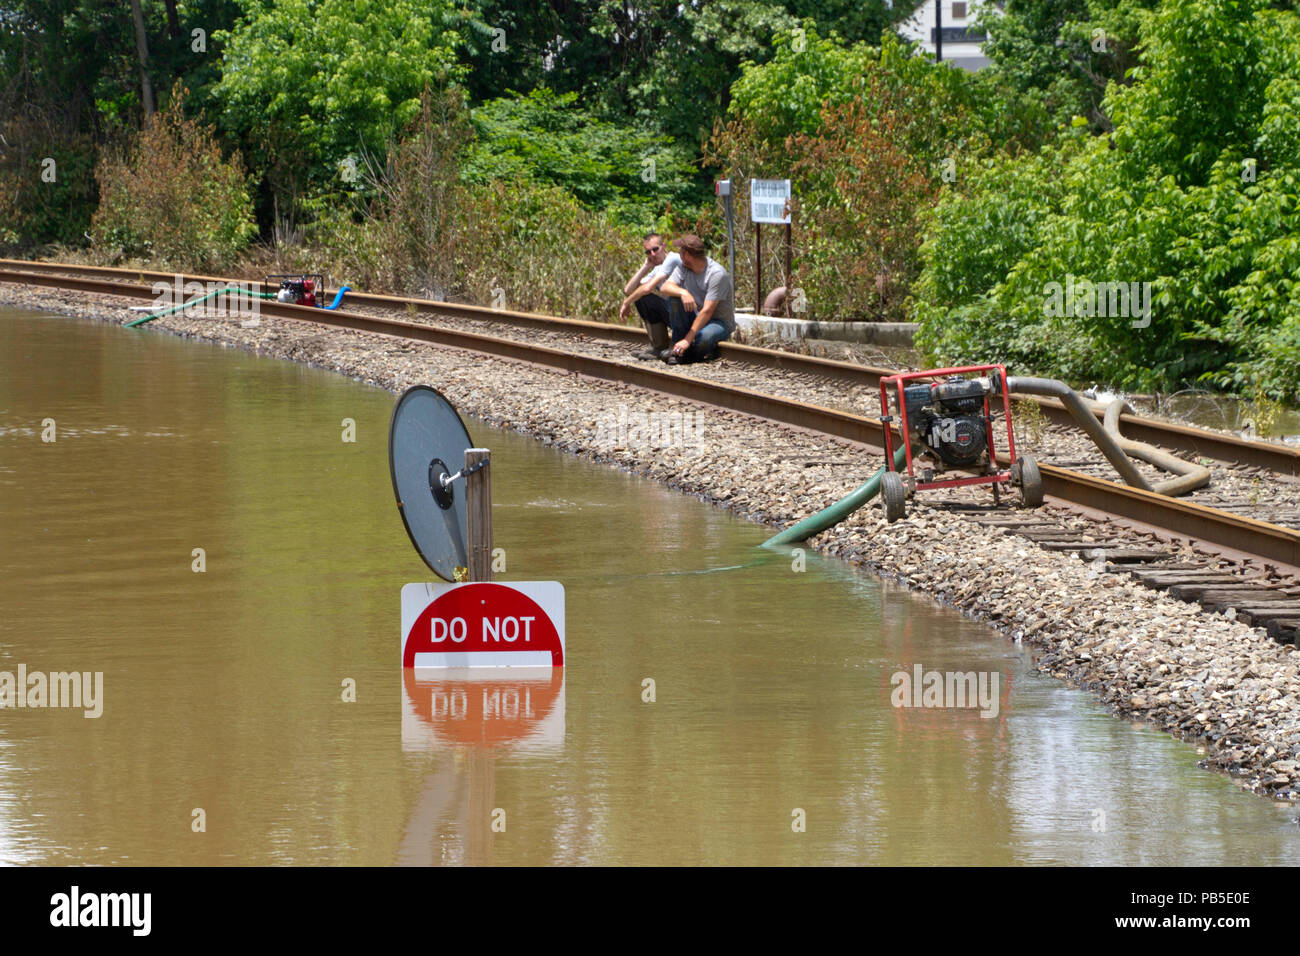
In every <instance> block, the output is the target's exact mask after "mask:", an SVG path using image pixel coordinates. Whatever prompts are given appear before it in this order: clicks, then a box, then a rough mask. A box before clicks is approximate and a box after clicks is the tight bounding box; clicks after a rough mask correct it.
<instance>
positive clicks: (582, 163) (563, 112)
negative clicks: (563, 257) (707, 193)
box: [464, 88, 704, 222]
mask: <svg viewBox="0 0 1300 956" xmlns="http://www.w3.org/2000/svg"><path fill="white" fill-rule="evenodd" d="M576 99H577V95H576V94H574V93H566V94H563V95H556V94H555V93H554V92H552V91H551V90H548V89H545V88H541V89H537V90H533V92H531V93H529V94H528V95H526V96H521V95H515V96H511V97H502V98H500V99H495V100H491V101H489V102H487V103H484V104H483V105H482V106H480V107H478V108H477V109H475V110H474V114H473V115H474V126H475V128H476V129H477V131H478V140H477V142H476V144H475V145H474V147H473V148H472V149H471V151H470V154H469V156H468V157H467V161H466V164H465V169H464V178H465V179H466V180H467V181H469V182H475V183H485V182H488V181H491V180H494V179H497V180H503V181H523V180H528V181H531V182H534V183H536V184H538V185H548V184H549V185H555V186H560V187H562V188H564V189H566V190H567V191H568V192H570V193H571V194H572V195H573V196H574V197H575V198H576V199H577V200H578V201H579V202H581V203H583V204H584V205H587V206H589V207H591V208H593V209H607V210H608V211H609V212H610V214H611V215H613V216H614V217H616V218H627V219H632V220H636V221H638V222H648V221H650V220H652V219H654V218H655V217H656V216H658V215H659V213H661V212H662V211H663V209H664V207H665V206H666V205H669V204H672V205H673V206H675V207H677V208H683V207H686V208H689V207H693V206H698V205H699V203H700V202H701V201H702V200H703V198H704V197H703V195H702V194H701V190H700V188H699V187H698V185H696V183H695V181H694V170H693V169H692V168H691V166H690V163H689V160H688V158H687V156H686V154H685V151H684V150H683V149H682V148H681V147H678V146H676V145H674V144H673V142H672V141H671V140H670V139H669V138H668V137H667V136H664V135H662V134H656V133H652V132H648V131H644V130H640V129H636V128H634V127H631V126H630V125H628V124H626V123H623V124H616V123H611V122H608V121H605V120H601V119H599V118H597V117H595V116H593V115H592V114H591V113H589V112H587V111H586V110H583V109H581V108H580V107H578V106H577V105H576Z"/></svg>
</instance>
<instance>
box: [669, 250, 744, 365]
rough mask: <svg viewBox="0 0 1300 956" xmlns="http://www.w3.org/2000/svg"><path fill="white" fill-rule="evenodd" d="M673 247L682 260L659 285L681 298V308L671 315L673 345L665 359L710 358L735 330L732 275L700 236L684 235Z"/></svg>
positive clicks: (684, 360) (694, 359) (675, 362)
mask: <svg viewBox="0 0 1300 956" xmlns="http://www.w3.org/2000/svg"><path fill="white" fill-rule="evenodd" d="M673 248H675V249H676V250H677V252H678V254H679V255H680V256H681V257H682V263H681V265H679V266H678V267H677V268H676V269H675V270H674V271H673V274H672V275H670V276H669V277H668V278H667V279H665V280H664V282H663V285H661V286H660V288H661V289H662V290H663V291H664V294H666V295H669V296H673V297H675V298H678V299H680V300H681V303H682V311H681V312H677V311H676V310H673V311H672V313H671V314H670V315H669V326H670V328H671V331H672V339H673V345H672V348H670V349H669V350H668V354H667V355H666V356H665V357H664V361H665V362H667V363H668V364H669V365H677V364H680V363H685V362H700V361H708V360H709V359H712V358H716V357H717V354H718V343H719V342H722V341H724V340H726V339H729V338H731V333H732V332H734V331H735V330H736V308H735V295H734V294H733V292H732V287H731V276H730V275H728V274H727V270H726V269H724V268H722V266H721V264H719V263H718V262H716V261H715V260H713V259H710V258H709V257H708V256H706V255H705V254H704V243H703V242H702V241H701V240H700V237H699V236H689V235H688V236H682V237H681V238H680V239H678V240H677V241H675V242H674V243H673Z"/></svg>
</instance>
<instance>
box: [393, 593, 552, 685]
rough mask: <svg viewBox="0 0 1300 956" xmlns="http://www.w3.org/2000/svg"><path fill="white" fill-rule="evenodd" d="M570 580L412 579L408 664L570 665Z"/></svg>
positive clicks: (405, 601) (405, 644)
mask: <svg viewBox="0 0 1300 956" xmlns="http://www.w3.org/2000/svg"><path fill="white" fill-rule="evenodd" d="M563 666H564V585H562V584H560V583H559V582H558V581H516V582H511V583H510V584H496V583H492V582H473V583H470V584H408V585H406V586H405V587H403V588H402V667H403V668H407V667H413V668H427V667H440V668H445V667H563Z"/></svg>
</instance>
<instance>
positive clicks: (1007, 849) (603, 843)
mask: <svg viewBox="0 0 1300 956" xmlns="http://www.w3.org/2000/svg"><path fill="white" fill-rule="evenodd" d="M431 384H434V385H436V384H437V382H432V383H431ZM393 401H394V398H393V396H392V395H390V394H388V393H385V392H383V391H379V390H377V389H373V388H368V387H365V386H363V385H360V384H358V383H355V382H350V381H347V380H344V379H342V378H341V377H339V376H335V375H332V374H328V373H325V372H320V371H316V370H313V369H308V368H304V367H300V366H296V365H292V364H289V363H285V362H276V361H271V360H267V359H260V358H256V357H251V356H248V355H245V354H243V353H239V352H234V351H229V350H223V349H220V348H216V347H211V346H202V345H196V344H193V343H188V342H183V341H180V340H178V339H175V338H172V337H170V336H167V335H164V334H161V333H156V332H148V331H145V332H131V331H126V330H123V329H120V328H117V327H111V326H103V325H97V324H93V323H88V322H82V321H78V320H74V319H67V318H56V317H48V316H46V317H42V316H37V315H34V314H30V313H18V312H12V311H10V312H0V695H2V694H3V689H4V683H3V682H4V672H10V673H15V674H16V673H17V672H18V669H19V667H20V666H21V667H22V668H24V669H25V671H26V672H27V673H28V674H29V675H30V674H31V673H33V672H70V671H78V672H84V673H89V674H92V675H93V674H94V673H96V672H99V673H102V675H103V676H102V693H101V695H100V697H99V698H98V700H97V701H96V703H95V706H96V707H98V708H99V709H100V710H101V711H102V712H101V715H100V716H98V717H93V716H92V717H87V716H84V713H85V711H86V710H87V709H88V708H86V707H83V708H82V709H74V708H59V709H55V708H51V707H48V706H47V707H24V708H13V707H8V708H4V709H0V862H5V863H21V862H37V863H56V864H62V863H89V864H114V863H138V864H170V863H178V864H233V863H247V864H268V863H298V864H323V863H335V864H381V865H382V864H427V863H435V864H437V863H493V864H547V863H622V864H642V863H738V864H790V863H862V864H877V863H904V864H912V863H918V864H938V863H948V864H1012V863H1087V864H1103V863H1111V864H1116V863H1134V864H1157V863H1164V864H1192V863H1200V864H1220V863H1232V864H1247V863H1249V864H1275V863H1298V862H1300V827H1297V826H1296V823H1295V822H1294V821H1295V818H1296V810H1295V809H1294V808H1285V807H1280V806H1276V805H1274V804H1271V803H1269V802H1267V801H1265V800H1263V799H1262V798H1259V797H1256V796H1253V795H1251V794H1247V793H1244V792H1241V791H1239V790H1238V789H1237V788H1236V787H1234V786H1233V785H1232V784H1231V783H1230V782H1229V781H1228V780H1226V779H1225V778H1223V777H1221V776H1218V775H1215V774H1212V773H1209V772H1206V771H1203V770H1199V769H1197V768H1196V766H1195V764H1196V761H1197V759H1198V754H1197V752H1196V750H1195V749H1194V748H1193V747H1190V746H1188V745H1186V744H1183V743H1180V742H1178V741H1175V740H1173V739H1171V738H1169V737H1167V736H1166V735H1164V734H1162V733H1159V732H1157V731H1155V730H1152V729H1149V728H1144V727H1141V726H1136V725H1132V724H1129V723H1127V722H1123V721H1120V720H1117V719H1115V718H1113V717H1111V716H1109V715H1107V714H1106V713H1105V712H1104V711H1103V710H1102V708H1100V707H1099V706H1097V705H1096V704H1094V703H1093V702H1092V700H1091V698H1090V697H1089V696H1088V695H1086V694H1085V693H1082V692H1079V691H1071V690H1068V689H1066V688H1065V687H1063V686H1062V685H1060V684H1059V683H1057V682H1055V681H1052V680H1050V679H1046V678H1043V677H1041V676H1039V675H1038V674H1036V673H1035V671H1034V670H1033V667H1032V662H1031V661H1030V659H1029V656H1028V654H1027V652H1024V651H1021V650H1020V649H1018V648H1016V647H1015V646H1013V645H1012V644H1010V643H1009V642H1008V641H1007V640H1006V639H1005V638H1003V637H1001V636H999V635H997V634H994V633H992V632H989V631H987V630H985V629H984V628H982V627H979V626H977V625H975V624H973V623H970V622H967V621H964V620H963V619H962V618H960V617H959V616H957V615H956V614H954V613H951V612H949V611H947V610H945V609H942V608H938V607H935V606H934V605H933V604H932V603H931V602H929V601H928V600H927V599H925V598H921V597H915V596H912V595H909V594H907V593H904V592H900V591H897V590H894V589H891V588H888V587H884V586H882V585H881V584H880V583H878V582H876V581H875V580H874V579H872V578H869V577H867V576H865V575H861V574H858V573H855V572H852V571H851V570H849V569H848V568H846V567H845V566H844V565H842V564H840V563H838V562H835V561H822V560H819V559H817V558H816V557H815V556H809V557H808V559H807V567H806V570H804V571H802V572H797V571H794V570H792V559H791V558H790V556H788V555H765V554H759V553H757V552H756V551H755V545H757V544H758V543H759V542H761V541H762V540H763V539H764V538H765V537H767V535H768V531H767V529H764V528H760V527H758V526H755V525H752V524H748V523H745V522H741V521H738V520H736V519H734V518H733V517H731V516H729V515H727V514H726V513H724V512H722V511H721V510H718V509H714V508H710V507H707V506H705V505H703V504H701V503H699V502H696V501H694V500H691V499H688V498H685V497H683V496H681V495H677V494H675V493H672V492H670V491H668V490H666V489H664V488H662V487H660V486H658V485H655V484H652V483H649V482H646V481H643V480H641V479H638V478H636V477H634V476H630V475H627V474H623V473H621V472H618V471H614V470H611V469H608V468H603V467H599V466H594V465H591V464H588V463H585V462H581V461H577V460H574V459H571V458H565V457H562V456H561V455H559V454H557V453H555V452H552V451H550V450H549V449H546V448H545V447H543V446H541V445H539V444H537V443H534V442H530V441H527V440H525V439H523V438H520V437H518V436H515V435H511V434H508V433H503V432H498V431H493V430H491V429H488V428H486V427H484V426H483V425H481V424H479V423H475V422H473V421H471V422H469V426H470V431H471V435H472V437H473V438H474V439H475V441H476V442H478V443H479V444H482V445H486V446H489V447H491V449H492V452H493V469H492V470H493V472H494V477H493V496H494V501H495V505H496V508H495V525H496V527H495V530H496V543H497V545H499V546H501V547H503V548H504V549H505V551H506V561H507V568H506V572H505V573H504V574H501V575H498V578H499V579H501V580H511V579H513V580H558V581H561V582H563V584H564V586H565V589H566V595H567V598H566V600H567V606H566V616H567V622H568V623H567V654H566V664H567V666H566V667H565V668H564V669H563V673H562V675H561V674H557V675H556V676H555V677H554V678H553V679H552V678H551V677H550V675H547V676H546V677H544V678H542V679H540V680H534V681H524V680H505V679H502V680H499V681H496V682H495V683H493V682H486V683H485V682H482V681H480V682H478V683H459V684H457V683H448V682H443V683H442V684H438V682H433V681H414V680H411V681H404V680H403V673H402V670H401V668H400V657H399V647H400V635H399V610H400V592H401V588H402V586H403V584H405V583H407V582H410V581H426V580H428V579H429V578H430V576H431V575H430V573H429V572H428V571H427V569H425V567H424V565H423V564H422V562H420V560H419V559H418V557H417V556H416V555H415V552H414V551H413V550H412V548H411V546H410V544H409V542H408V541H407V538H406V534H405V532H404V530H403V527H402V523H401V521H400V520H399V518H398V515H397V511H396V508H395V506H394V502H393V495H392V490H391V486H390V481H389V475H388V464H387V455H386V440H387V431H388V420H389V415H390V412H391V409H392V406H393ZM345 419H352V420H353V421H354V422H355V439H356V440H355V441H354V442H346V441H344V440H343V437H344V431H345V428H346V426H345V425H344V420H345ZM48 420H52V423H51V422H50V421H48ZM51 424H52V426H53V432H52V433H51V432H50V431H49V429H50V427H51ZM45 437H53V438H54V439H55V440H54V441H45V440H43V438H45ZM196 549H202V551H201V552H196ZM200 562H201V565H202V570H201V571H200V570H196V568H198V567H199V566H200ZM726 568H730V570H719V569H726ZM918 666H919V667H920V668H921V670H922V673H924V672H929V671H939V672H947V671H960V672H975V673H979V674H982V675H983V677H984V678H987V679H988V681H989V685H988V687H989V694H988V696H987V699H986V701H985V704H986V706H985V707H984V708H983V710H981V709H979V708H974V707H964V708H958V707H953V708H947V709H938V708H927V707H894V706H891V695H894V694H896V693H897V690H896V685H898V684H900V682H901V678H899V677H898V676H897V675H900V674H907V675H909V676H910V675H912V674H913V673H915V671H914V668H916V667H918ZM648 681H652V682H653V683H652V684H651V683H648ZM994 681H995V682H996V683H994ZM92 683H93V681H92ZM351 688H355V700H354V701H351V700H347V699H345V698H348V697H350V696H352V693H353V691H352V690H351ZM994 690H995V691H996V692H994ZM651 691H653V694H652V693H651ZM651 697H653V700H650V698H651ZM458 700H459V701H461V702H462V704H461V706H459V709H457V705H456V703H455V702H456V701H458ZM520 700H527V701H528V702H529V703H527V704H526V705H524V706H523V708H522V710H521V709H520V708H519V705H518V702H519V701H520ZM439 701H442V702H444V703H447V702H451V703H450V705H448V706H447V707H445V708H443V709H440V706H441V705H440V704H439ZM489 701H491V703H490V704H489ZM509 701H514V702H515V710H513V711H510V706H511V705H510V704H509V703H508V702H509ZM914 702H915V701H914ZM82 703H83V704H85V703H87V702H86V701H84V700H83V701H82ZM525 712H527V713H528V714H531V715H532V716H535V717H537V718H538V719H537V720H535V721H533V723H532V724H529V725H527V726H525V725H526V724H527V721H526V720H525V719H524V715H525ZM982 714H985V715H983V716H982ZM506 718H510V719H506ZM543 718H544V719H543ZM455 720H460V723H459V724H457V723H455ZM493 720H496V721H497V723H491V721H493Z"/></svg>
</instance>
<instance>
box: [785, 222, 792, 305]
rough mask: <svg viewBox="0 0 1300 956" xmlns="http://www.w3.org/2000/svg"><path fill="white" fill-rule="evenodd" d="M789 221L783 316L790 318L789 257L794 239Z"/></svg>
mask: <svg viewBox="0 0 1300 956" xmlns="http://www.w3.org/2000/svg"><path fill="white" fill-rule="evenodd" d="M790 228H791V223H788V222H787V223H786V224H785V317H786V318H787V319H788V318H790V316H791V315H793V313H792V312H791V311H790V297H791V296H793V295H794V289H792V288H790V257H791V255H792V253H791V249H792V248H793V246H794V239H793V237H792V233H791V231H790Z"/></svg>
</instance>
